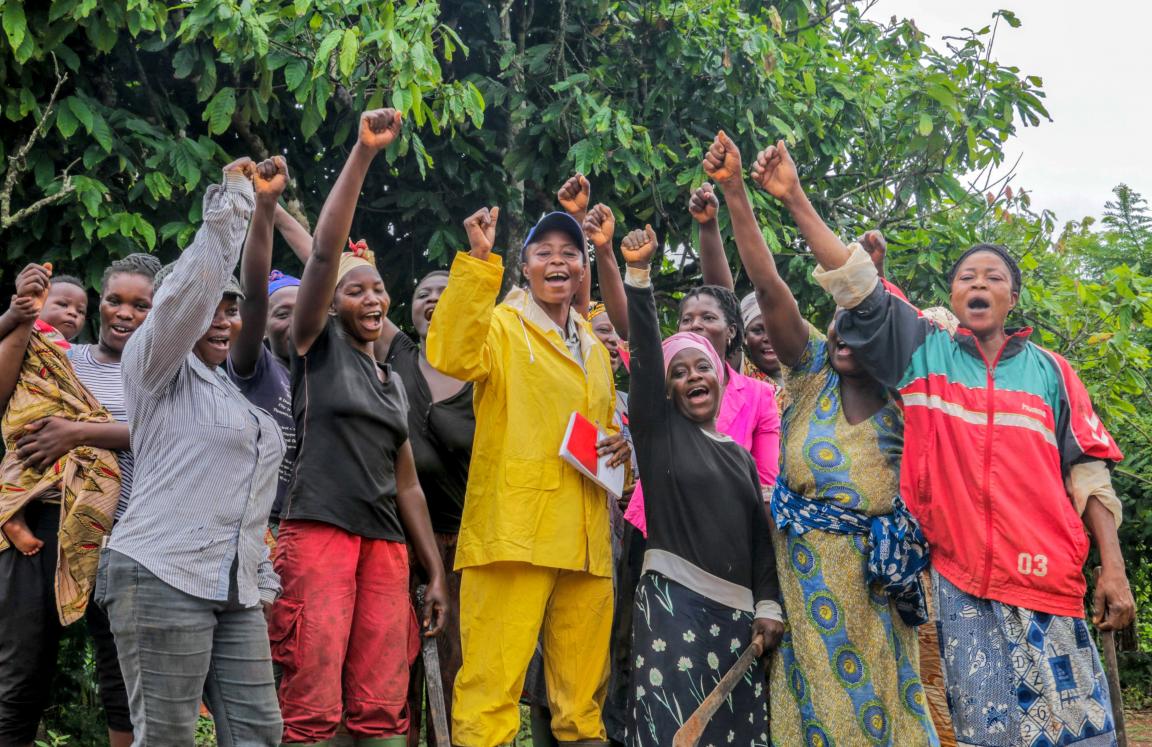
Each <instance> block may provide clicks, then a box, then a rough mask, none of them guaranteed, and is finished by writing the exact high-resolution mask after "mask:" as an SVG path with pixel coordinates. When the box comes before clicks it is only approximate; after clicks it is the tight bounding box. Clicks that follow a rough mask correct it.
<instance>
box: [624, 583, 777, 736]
mask: <svg viewBox="0 0 1152 747" xmlns="http://www.w3.org/2000/svg"><path fill="white" fill-rule="evenodd" d="M751 638H752V614H751V613H750V612H742V611H740V610H736V609H732V608H731V607H727V606H725V605H723V604H720V603H718V602H714V601H712V600H711V599H708V598H707V597H704V596H701V595H700V594H697V593H696V592H694V591H692V590H690V589H688V588H687V587H685V586H682V585H680V584H678V583H676V582H675V581H672V580H670V579H668V578H667V577H665V576H662V575H660V574H659V573H654V572H652V571H648V572H646V573H645V574H644V575H643V576H642V577H641V579H640V584H639V586H637V587H636V602H635V605H634V607H633V611H632V676H631V680H630V683H629V692H628V713H629V719H628V728H627V732H628V735H627V736H628V738H627V743H628V744H629V745H631V747H668V745H671V744H672V738H673V736H674V735H675V734H676V730H677V729H679V728H680V727H681V726H682V725H683V724H684V722H685V721H687V720H688V718H689V717H690V716H691V715H692V712H693V711H695V710H696V708H697V707H698V706H699V705H700V704H701V703H702V702H703V701H704V698H705V697H707V696H708V694H709V693H710V692H712V690H713V688H715V687H716V684H717V683H718V682H719V681H720V678H721V677H723V676H724V673H725V672H727V671H728V669H729V668H730V667H731V666H732V665H733V664H735V663H736V660H737V659H739V658H740V654H741V653H742V652H743V651H744V649H745V648H746V647H747V646H748V644H749V643H750V642H751ZM767 696H768V694H767V688H766V684H765V676H764V669H763V668H762V667H761V666H760V665H759V664H754V665H753V666H752V667H750V668H749V670H748V672H747V673H746V674H745V675H744V679H743V680H741V681H740V682H739V683H738V684H737V685H736V688H735V689H734V690H733V691H732V694H731V695H730V696H729V697H728V700H727V702H726V703H725V704H724V705H722V706H721V707H720V710H718V711H717V712H716V715H715V716H713V717H712V720H711V721H710V722H709V724H708V728H707V729H706V730H705V731H704V737H703V739H701V740H700V744H701V745H717V746H719V745H750V746H751V747H765V746H766V745H767V744H768V697H767Z"/></svg>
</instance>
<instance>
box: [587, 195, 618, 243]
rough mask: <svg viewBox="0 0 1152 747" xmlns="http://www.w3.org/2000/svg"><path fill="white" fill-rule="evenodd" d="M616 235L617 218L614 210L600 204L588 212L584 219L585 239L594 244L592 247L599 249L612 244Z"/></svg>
mask: <svg viewBox="0 0 1152 747" xmlns="http://www.w3.org/2000/svg"><path fill="white" fill-rule="evenodd" d="M615 233H616V216H615V215H613V214H612V208H610V207H608V206H607V205H605V204H603V203H600V204H598V205H596V207H594V208H592V209H591V210H589V211H588V215H587V217H585V218H584V237H585V238H587V239H588V240H589V241H591V242H592V246H594V247H596V248H597V249H599V248H600V247H603V246H609V245H611V244H612V235H613V234H615Z"/></svg>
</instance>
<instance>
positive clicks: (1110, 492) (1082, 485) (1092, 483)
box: [1064, 459, 1124, 527]
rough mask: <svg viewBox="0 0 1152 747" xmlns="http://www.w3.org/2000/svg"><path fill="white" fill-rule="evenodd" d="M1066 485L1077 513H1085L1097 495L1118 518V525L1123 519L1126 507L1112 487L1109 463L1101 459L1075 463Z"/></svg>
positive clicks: (1065, 481)
mask: <svg viewBox="0 0 1152 747" xmlns="http://www.w3.org/2000/svg"><path fill="white" fill-rule="evenodd" d="M1064 487H1065V488H1066V489H1067V490H1068V496H1069V497H1070V498H1071V499H1072V505H1073V506H1075V507H1076V513H1078V514H1080V515H1081V516H1083V515H1084V511H1085V509H1087V508H1088V499H1089V498H1091V497H1092V496H1096V500H1098V501H1100V503H1102V504H1104V508H1106V509H1108V510H1109V511H1111V512H1112V516H1114V517H1115V518H1116V526H1117V527H1119V526H1120V522H1121V521H1122V520H1123V518H1124V516H1123V514H1124V509H1123V507H1122V506H1121V505H1120V499H1119V498H1118V497H1117V496H1116V489H1115V488H1114V487H1112V473H1111V472H1109V471H1108V464H1107V463H1106V462H1103V461H1101V460H1099V459H1092V460H1089V461H1087V462H1080V463H1079V464H1073V465H1072V470H1071V471H1070V472H1069V473H1068V477H1067V479H1065V480H1064Z"/></svg>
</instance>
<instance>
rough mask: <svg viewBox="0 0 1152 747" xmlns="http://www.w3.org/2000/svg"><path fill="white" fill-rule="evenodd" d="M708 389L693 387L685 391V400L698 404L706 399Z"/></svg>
mask: <svg viewBox="0 0 1152 747" xmlns="http://www.w3.org/2000/svg"><path fill="white" fill-rule="evenodd" d="M708 394H709V392H708V387H706V386H694V387H692V388H691V389H689V390H688V391H687V393H686V394H685V398H686V399H687V400H688V401H689V402H692V403H700V402H703V401H704V400H706V399H708Z"/></svg>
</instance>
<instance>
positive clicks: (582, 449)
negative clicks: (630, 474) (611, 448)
mask: <svg viewBox="0 0 1152 747" xmlns="http://www.w3.org/2000/svg"><path fill="white" fill-rule="evenodd" d="M607 437H608V434H607V433H603V432H602V431H601V430H600V429H599V428H597V427H596V424H595V423H593V422H592V421H591V420H589V419H588V418H586V417H584V416H583V415H581V414H580V413H578V412H574V413H572V417H571V418H569V419H568V430H567V431H565V432H564V440H563V441H561V442H560V456H561V458H563V459H564V461H566V462H568V464H570V465H572V466H573V467H575V468H576V469H577V470H579V471H580V473H581V474H583V475H584V476H585V477H587V478H588V479H589V480H591V481H592V482H594V483H596V484H597V485H599V486H600V487H602V488H604V489H605V490H607V491H608V492H609V493H611V494H612V495H614V496H616V497H617V498H619V497H620V494H621V493H623V492H624V477H625V472H626V470H625V465H623V464H622V465H620V466H618V467H609V466H608V459H609V457H608V456H604V457H601V456H598V455H597V454H596V444H598V443H599V442H600V441H602V440H603V439H605V438H607Z"/></svg>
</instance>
